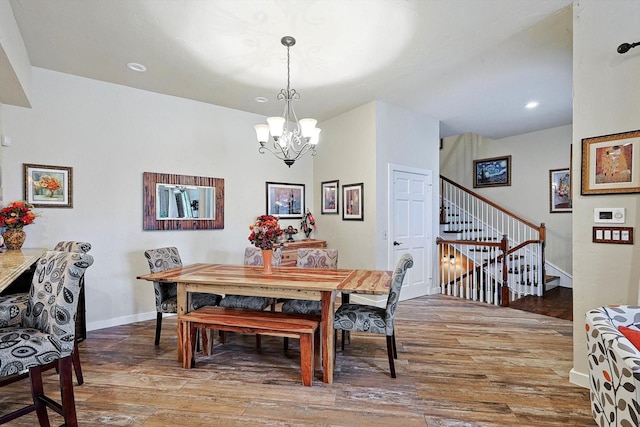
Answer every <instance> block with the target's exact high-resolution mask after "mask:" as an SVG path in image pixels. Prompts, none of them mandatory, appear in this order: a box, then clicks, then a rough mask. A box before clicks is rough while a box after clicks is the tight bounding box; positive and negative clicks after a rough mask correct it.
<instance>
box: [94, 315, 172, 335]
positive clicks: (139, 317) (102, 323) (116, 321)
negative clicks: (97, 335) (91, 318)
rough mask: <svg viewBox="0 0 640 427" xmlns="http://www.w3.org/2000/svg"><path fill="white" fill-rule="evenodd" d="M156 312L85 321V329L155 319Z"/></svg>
mask: <svg viewBox="0 0 640 427" xmlns="http://www.w3.org/2000/svg"><path fill="white" fill-rule="evenodd" d="M156 313H157V312H156V311H150V312H148V313H139V314H134V315H132V316H122V317H116V318H113V319H107V320H101V321H98V322H89V323H87V331H95V330H97V329H104V328H110V327H112V326H120V325H128V324H129V323H135V322H142V321H144V320H151V319H155V318H156V316H157V314H156ZM165 316H171V314H166V315H165ZM174 316H175V315H174Z"/></svg>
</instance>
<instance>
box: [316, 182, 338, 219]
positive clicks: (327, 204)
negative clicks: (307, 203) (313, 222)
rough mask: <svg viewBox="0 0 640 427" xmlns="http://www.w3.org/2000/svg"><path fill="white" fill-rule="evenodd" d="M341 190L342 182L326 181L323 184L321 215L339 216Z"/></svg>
mask: <svg viewBox="0 0 640 427" xmlns="http://www.w3.org/2000/svg"><path fill="white" fill-rule="evenodd" d="M339 188H340V181H338V180H335V181H325V182H323V183H321V197H322V200H320V206H321V207H322V208H321V209H320V213H321V214H336V215H337V214H338V205H339V204H340V203H339V200H338V199H339V197H338V189H339Z"/></svg>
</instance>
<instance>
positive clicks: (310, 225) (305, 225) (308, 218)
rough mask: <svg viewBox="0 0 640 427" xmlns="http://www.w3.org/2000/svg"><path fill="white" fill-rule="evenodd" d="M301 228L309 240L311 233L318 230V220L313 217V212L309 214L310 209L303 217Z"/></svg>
mask: <svg viewBox="0 0 640 427" xmlns="http://www.w3.org/2000/svg"><path fill="white" fill-rule="evenodd" d="M300 228H301V229H302V232H303V233H304V235H305V236H307V239H308V238H309V236H311V232H312V231H313V230H315V228H316V220H315V219H314V218H313V215H311V212H309V209H307V212H305V214H304V216H303V217H302V221H301V222H300Z"/></svg>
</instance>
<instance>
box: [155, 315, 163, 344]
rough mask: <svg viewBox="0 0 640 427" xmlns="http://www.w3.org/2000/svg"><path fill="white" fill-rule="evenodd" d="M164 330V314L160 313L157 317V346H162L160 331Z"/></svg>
mask: <svg viewBox="0 0 640 427" xmlns="http://www.w3.org/2000/svg"><path fill="white" fill-rule="evenodd" d="M161 329H162V313H160V312H158V314H157V316H156V341H155V345H160V330H161Z"/></svg>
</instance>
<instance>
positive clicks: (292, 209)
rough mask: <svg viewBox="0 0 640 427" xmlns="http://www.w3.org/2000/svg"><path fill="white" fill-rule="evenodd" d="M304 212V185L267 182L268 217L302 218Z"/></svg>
mask: <svg viewBox="0 0 640 427" xmlns="http://www.w3.org/2000/svg"><path fill="white" fill-rule="evenodd" d="M304 211H305V209H304V184H287V183H284V182H267V215H275V216H277V217H279V218H284V219H286V218H302V213H303V212H304Z"/></svg>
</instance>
